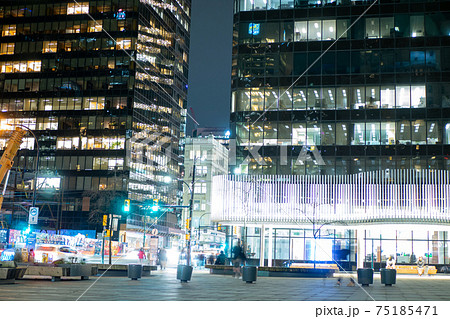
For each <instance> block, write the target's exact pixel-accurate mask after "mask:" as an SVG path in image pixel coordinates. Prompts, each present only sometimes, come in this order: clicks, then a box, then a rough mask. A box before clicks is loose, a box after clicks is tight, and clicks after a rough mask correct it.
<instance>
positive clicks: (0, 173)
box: [0, 127, 26, 209]
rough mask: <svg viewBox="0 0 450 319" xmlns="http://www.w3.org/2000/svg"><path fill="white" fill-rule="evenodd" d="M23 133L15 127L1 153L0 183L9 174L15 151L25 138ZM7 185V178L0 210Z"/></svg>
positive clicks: (0, 197)
mask: <svg viewBox="0 0 450 319" xmlns="http://www.w3.org/2000/svg"><path fill="white" fill-rule="evenodd" d="M25 133H26V131H25V130H23V129H21V128H20V127H16V129H15V131H14V132H13V134H12V136H11V138H10V139H9V141H8V143H7V144H6V149H5V151H4V152H3V156H2V158H1V159H0V183H1V182H2V181H3V179H4V178H5V175H7V174H9V172H10V169H11V167H12V165H13V163H14V161H13V159H14V156H16V154H17V151H18V150H19V148H20V144H22V139H23V137H24V136H25ZM8 176H9V175H8ZM7 184H8V178H6V180H5V186H4V189H3V192H2V194H1V195H0V209H1V208H2V204H3V195H4V193H5V190H6V186H7Z"/></svg>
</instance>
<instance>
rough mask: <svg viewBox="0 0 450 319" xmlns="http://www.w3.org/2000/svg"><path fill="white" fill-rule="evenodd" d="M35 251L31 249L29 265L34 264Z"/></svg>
mask: <svg viewBox="0 0 450 319" xmlns="http://www.w3.org/2000/svg"><path fill="white" fill-rule="evenodd" d="M34 256H35V255H34V250H33V248H31V249H30V252H29V253H28V262H29V263H34Z"/></svg>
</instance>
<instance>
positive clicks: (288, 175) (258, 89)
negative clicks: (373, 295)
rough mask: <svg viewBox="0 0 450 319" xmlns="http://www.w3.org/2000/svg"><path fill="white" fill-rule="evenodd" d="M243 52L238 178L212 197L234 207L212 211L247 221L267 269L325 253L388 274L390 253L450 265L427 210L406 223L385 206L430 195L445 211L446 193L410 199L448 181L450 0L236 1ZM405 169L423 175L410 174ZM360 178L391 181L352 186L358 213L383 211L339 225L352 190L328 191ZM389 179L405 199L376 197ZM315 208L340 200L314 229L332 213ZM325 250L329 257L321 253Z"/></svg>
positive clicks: (234, 166) (441, 230) (235, 131)
mask: <svg viewBox="0 0 450 319" xmlns="http://www.w3.org/2000/svg"><path fill="white" fill-rule="evenodd" d="M232 52H233V60H232V102H231V134H232V135H231V139H235V140H236V157H235V159H236V161H235V163H233V161H230V170H231V172H233V173H234V174H235V176H228V177H224V178H223V180H220V179H217V180H216V181H215V182H216V187H218V189H221V190H222V193H218V194H217V198H215V199H214V202H215V203H219V200H222V203H224V205H223V206H220V205H219V206H220V207H217V208H216V209H215V211H214V212H213V218H215V219H216V220H217V221H218V222H222V223H224V224H227V223H228V224H230V225H237V226H242V225H243V226H246V227H244V228H243V231H242V234H241V235H239V238H241V239H243V240H244V241H245V242H246V244H247V245H248V247H249V251H248V253H249V254H251V256H255V257H254V258H259V259H260V265H263V264H264V260H265V259H266V262H267V263H268V265H272V264H274V265H281V264H282V262H284V261H292V260H296V261H311V260H312V259H313V258H314V259H320V260H324V261H325V260H326V261H331V260H333V261H334V262H336V261H337V262H339V263H342V264H343V265H346V266H344V267H348V269H351V267H350V265H353V266H356V265H357V266H358V267H362V266H363V263H365V266H369V267H375V268H377V267H381V266H383V265H384V263H385V261H386V258H387V257H389V256H390V255H391V256H394V258H395V259H397V262H398V263H414V262H415V260H416V257H417V256H424V258H426V259H427V262H428V263H430V264H436V265H438V264H448V263H449V254H448V251H446V249H445V248H442V247H446V246H447V245H448V228H445V227H440V226H439V222H436V221H431V219H430V217H431V216H432V215H433V213H432V210H427V209H425V211H426V213H425V214H426V215H425V217H419V216H418V215H414V214H415V213H417V209H412V208H410V209H409V210H408V212H407V213H405V214H404V215H402V217H401V218H402V219H401V221H402V222H403V223H405V224H403V225H400V223H399V222H398V221H393V220H389V218H386V212H387V211H388V210H383V209H379V207H378V205H379V204H380V203H388V202H390V203H392V204H393V205H394V206H395V205H398V204H399V203H403V204H407V205H412V204H414V203H417V202H421V201H422V200H423V199H424V198H426V196H427V195H428V194H432V197H433V199H432V200H431V201H432V202H433V203H443V204H442V205H441V204H440V205H441V206H440V208H439V210H438V212H439V213H438V214H443V215H445V216H446V215H447V214H448V209H449V207H448V191H446V192H443V193H439V192H438V191H434V190H433V191H429V193H427V192H424V194H423V195H421V194H419V193H418V192H415V193H414V196H413V197H412V199H411V198H409V199H407V194H408V191H406V190H405V189H406V188H405V187H406V186H408V185H409V186H408V187H413V188H416V189H431V188H433V187H440V186H442V185H443V184H445V183H447V179H448V177H445V178H444V180H439V179H434V178H432V179H428V178H427V176H432V175H433V174H436V175H440V176H444V175H445V174H448V170H449V169H450V159H449V156H450V63H449V61H450V2H449V1H435V0H429V1H425V0H397V1H391V0H378V1H376V0H367V1H352V0H341V1H339V0H338V1H334V0H328V1H327V0H321V1H318V0H309V1H307V0H305V1H302V0H235V1H234V35H233V51H232ZM230 145H231V143H230ZM231 149H232V148H231ZM232 155H234V154H232ZM239 174H241V176H238V175H239ZM246 174H248V175H254V176H245V175H246ZM408 174H409V175H411V176H412V175H413V174H415V175H414V176H419V178H418V179H416V180H414V181H413V180H412V179H411V178H409V177H408V178H409V179H408V178H407V179H406V180H405V179H404V180H402V179H399V176H403V175H405V176H408ZM430 174H431V175H430ZM242 175H243V176H242ZM269 175H270V176H269ZM302 175H303V176H302ZM363 176H382V177H381V178H380V179H379V180H374V179H373V178H372V177H370V178H368V179H365V180H364V183H363V185H364V187H362V188H358V189H354V193H352V194H353V195H351V196H349V198H351V199H349V201H348V202H347V203H348V209H349V211H348V214H349V215H348V217H349V218H350V219H352V220H355V218H356V219H357V217H356V216H357V215H358V210H359V213H360V216H362V217H364V218H366V217H368V214H367V210H370V209H374V212H375V213H374V214H375V215H374V216H375V218H374V219H373V220H371V221H369V222H368V223H366V224H365V223H364V222H358V223H356V225H354V227H353V228H352V227H348V228H346V227H338V226H339V224H341V225H342V223H344V224H345V222H346V221H345V218H342V217H341V216H339V215H338V214H341V213H343V212H344V209H343V208H342V207H338V204H337V203H339V202H340V201H342V196H339V195H338V192H334V193H333V192H331V191H330V192H328V191H325V192H324V193H320V191H318V188H317V187H324V188H326V189H328V190H330V189H337V188H339V187H347V186H348V185H350V183H349V180H350V179H352V178H355V179H358V178H363ZM445 176H447V175H445ZM339 180H340V181H341V182H339ZM299 181H302V182H299ZM336 181H338V182H336ZM378 181H380V182H381V183H391V184H392V185H395V186H392V187H398V189H399V190H398V191H396V195H395V196H397V197H395V196H394V197H392V196H390V195H389V194H388V193H386V189H385V190H384V191H381V192H378V193H376V192H374V191H373V189H374V187H378V186H375V185H377V183H378ZM440 181H442V182H440ZM402 187H403V188H402ZM426 187H430V188H426ZM444 187H447V185H446V184H445V186H444ZM390 189H392V188H390ZM446 189H448V188H446ZM233 191H235V192H236V193H233ZM235 194H240V195H239V196H241V197H242V198H244V199H240V198H236V196H234V195H235ZM242 194H243V195H242ZM320 194H322V195H323V198H320V196H322V195H320ZM227 196H228V197H227ZM361 196H362V197H364V200H362V201H361V203H360V204H356V203H355V202H354V201H352V198H353V199H354V198H358V197H361ZM366 196H369V197H370V196H372V197H373V198H374V199H375V200H374V201H373V202H370V201H369V200H367V198H368V197H366ZM374 203H375V204H374ZM295 205H299V206H298V207H297V206H295ZM227 207H228V208H229V209H228V208H227ZM317 207H319V208H321V209H324V207H333V209H334V210H333V212H332V213H331V216H332V217H330V220H332V221H333V222H332V223H331V224H333V226H329V227H323V228H322V229H321V230H320V231H317V229H318V228H317V227H316V228H315V229H316V231H317V232H313V229H314V226H313V225H311V220H313V221H314V220H315V219H314V218H322V217H323V216H322V215H320V213H318V210H319V208H317ZM423 207H424V206H423V205H422V206H421V209H422V208H423ZM392 212H395V214H397V215H398V216H400V215H401V214H400V212H401V210H399V209H398V208H393V209H392ZM251 213H254V216H253V217H249V215H250V214H251ZM227 214H229V215H227ZM316 215H318V216H319V217H317V216H316ZM311 216H313V217H311ZM358 216H359V215H358ZM252 218H253V219H252ZM302 218H308V220H309V222H307V221H306V222H303V221H302ZM282 220H283V221H282ZM251 223H253V224H251ZM408 223H411V224H416V225H420V226H414V225H407V224H408ZM427 223H428V224H429V225H425V224H427ZM336 225H337V226H336ZM316 244H318V245H319V246H321V248H322V249H321V250H322V251H325V252H326V254H325V255H324V256H322V257H318V256H314V255H313V253H312V252H313V251H315V250H314V249H313V248H314V247H315V245H316ZM357 256H358V262H357V258H356V257H357ZM322 258H323V259H322ZM272 261H273V263H272ZM346 263H349V264H346ZM374 263H375V266H374Z"/></svg>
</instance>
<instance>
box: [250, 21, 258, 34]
mask: <svg viewBox="0 0 450 319" xmlns="http://www.w3.org/2000/svg"><path fill="white" fill-rule="evenodd" d="M259 31H260V24H259V23H250V24H249V25H248V34H253V35H258V34H259Z"/></svg>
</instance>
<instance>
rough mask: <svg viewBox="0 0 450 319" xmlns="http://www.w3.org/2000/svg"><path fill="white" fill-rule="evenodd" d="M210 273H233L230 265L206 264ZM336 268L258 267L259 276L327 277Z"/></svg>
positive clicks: (330, 275)
mask: <svg viewBox="0 0 450 319" xmlns="http://www.w3.org/2000/svg"><path fill="white" fill-rule="evenodd" d="M205 268H207V269H209V273H210V274H214V275H233V267H232V266H224V265H206V266H205ZM335 272H336V269H318V268H316V269H314V268H288V267H258V276H260V277H309V278H329V277H333V274H334V273H335Z"/></svg>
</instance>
